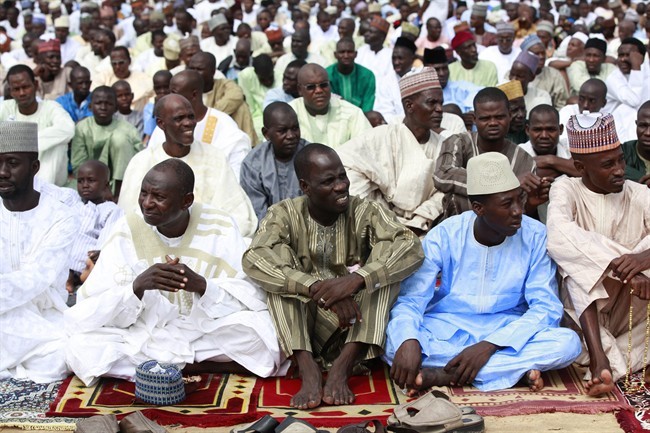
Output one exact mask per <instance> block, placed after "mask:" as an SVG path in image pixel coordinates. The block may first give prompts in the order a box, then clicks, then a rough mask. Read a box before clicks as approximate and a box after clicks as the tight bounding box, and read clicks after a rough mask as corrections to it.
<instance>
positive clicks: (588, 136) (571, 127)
mask: <svg viewBox="0 0 650 433" xmlns="http://www.w3.org/2000/svg"><path fill="white" fill-rule="evenodd" d="M566 131H567V136H568V138H569V150H570V151H571V153H597V152H604V151H606V150H612V149H616V148H617V147H619V146H620V145H621V142H620V141H619V139H618V135H617V134H616V125H615V124H614V117H613V116H612V115H611V114H609V113H586V112H585V113H583V114H577V115H573V116H571V117H570V118H569V121H568V122H567V125H566Z"/></svg>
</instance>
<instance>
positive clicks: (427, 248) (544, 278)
mask: <svg viewBox="0 0 650 433" xmlns="http://www.w3.org/2000/svg"><path fill="white" fill-rule="evenodd" d="M467 194H468V196H469V200H470V202H471V203H472V210H471V211H467V212H465V213H463V214H461V215H458V216H454V217H452V218H449V219H447V220H445V221H444V222H442V223H441V224H440V225H438V226H436V227H435V228H434V229H433V230H431V231H430V232H429V234H428V235H427V237H426V238H425V240H424V242H423V249H424V255H425V260H424V264H423V265H422V267H421V268H420V269H419V270H418V271H417V272H416V273H415V274H413V275H412V276H410V277H409V278H408V279H406V280H405V281H404V282H403V283H402V287H401V291H400V295H399V297H398V298H397V301H396V302H395V305H394V306H393V308H392V310H391V313H390V322H389V323H388V328H387V331H386V334H387V343H386V355H385V359H386V360H387V361H388V363H389V364H391V370H390V374H391V378H392V379H393V380H394V381H395V382H396V383H397V385H398V386H400V387H402V388H404V387H405V388H406V389H407V390H408V391H410V395H411V396H414V395H417V394H418V393H420V392H426V391H427V390H428V389H429V388H431V387H432V386H466V385H474V386H476V387H477V388H479V389H480V390H481V391H493V390H499V389H504V388H510V387H511V386H513V385H515V384H516V383H517V382H519V381H520V380H522V381H523V382H524V383H526V384H527V385H528V387H529V388H530V390H531V391H539V390H541V389H542V388H543V387H544V381H543V379H542V376H541V373H542V372H543V371H546V370H554V369H559V368H563V367H566V366H568V365H570V364H571V363H572V362H573V360H574V359H575V358H576V357H577V356H578V355H579V354H580V350H581V346H580V340H579V338H578V336H577V335H576V333H575V332H573V331H572V330H569V329H565V328H560V327H559V326H560V319H561V318H562V313H563V311H562V303H561V302H560V300H559V298H558V288H557V280H556V275H555V274H556V267H555V264H554V263H553V261H552V260H551V259H550V257H549V256H548V254H547V253H546V229H545V228H544V226H543V225H542V224H541V223H539V222H538V221H535V220H533V219H531V218H529V217H527V216H525V215H523V213H524V208H525V205H526V193H525V191H524V189H523V188H522V187H521V186H520V184H519V179H517V176H516V175H515V173H514V172H513V171H512V168H511V166H510V161H509V160H508V157H507V156H506V155H503V154H502V153H499V152H486V153H482V154H480V155H477V156H474V157H473V158H471V159H470V160H469V162H468V164H467ZM439 276H440V277H439ZM438 278H440V286H439V287H437V281H438Z"/></svg>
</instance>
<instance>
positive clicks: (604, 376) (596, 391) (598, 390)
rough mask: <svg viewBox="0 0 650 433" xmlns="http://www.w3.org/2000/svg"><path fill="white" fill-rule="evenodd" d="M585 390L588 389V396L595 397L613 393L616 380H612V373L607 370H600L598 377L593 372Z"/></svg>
mask: <svg viewBox="0 0 650 433" xmlns="http://www.w3.org/2000/svg"><path fill="white" fill-rule="evenodd" d="M585 388H587V394H589V395H591V396H594V397H595V396H598V395H601V394H605V393H608V392H610V391H613V390H614V379H613V378H612V372H611V371H609V369H606V368H605V369H602V370H600V375H598V376H596V375H595V374H593V372H592V375H591V380H590V381H588V382H587V385H586V386H585Z"/></svg>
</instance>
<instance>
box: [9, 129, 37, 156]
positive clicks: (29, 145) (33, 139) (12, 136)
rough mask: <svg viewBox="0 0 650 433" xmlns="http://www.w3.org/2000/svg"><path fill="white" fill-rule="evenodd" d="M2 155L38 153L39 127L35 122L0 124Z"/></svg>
mask: <svg viewBox="0 0 650 433" xmlns="http://www.w3.org/2000/svg"><path fill="white" fill-rule="evenodd" d="M0 137H2V140H0V153H14V152H38V125H37V124H36V123H33V122H16V121H5V122H0Z"/></svg>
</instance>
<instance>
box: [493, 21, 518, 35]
mask: <svg viewBox="0 0 650 433" xmlns="http://www.w3.org/2000/svg"><path fill="white" fill-rule="evenodd" d="M514 34H515V26H513V25H512V24H510V23H497V35H514Z"/></svg>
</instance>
